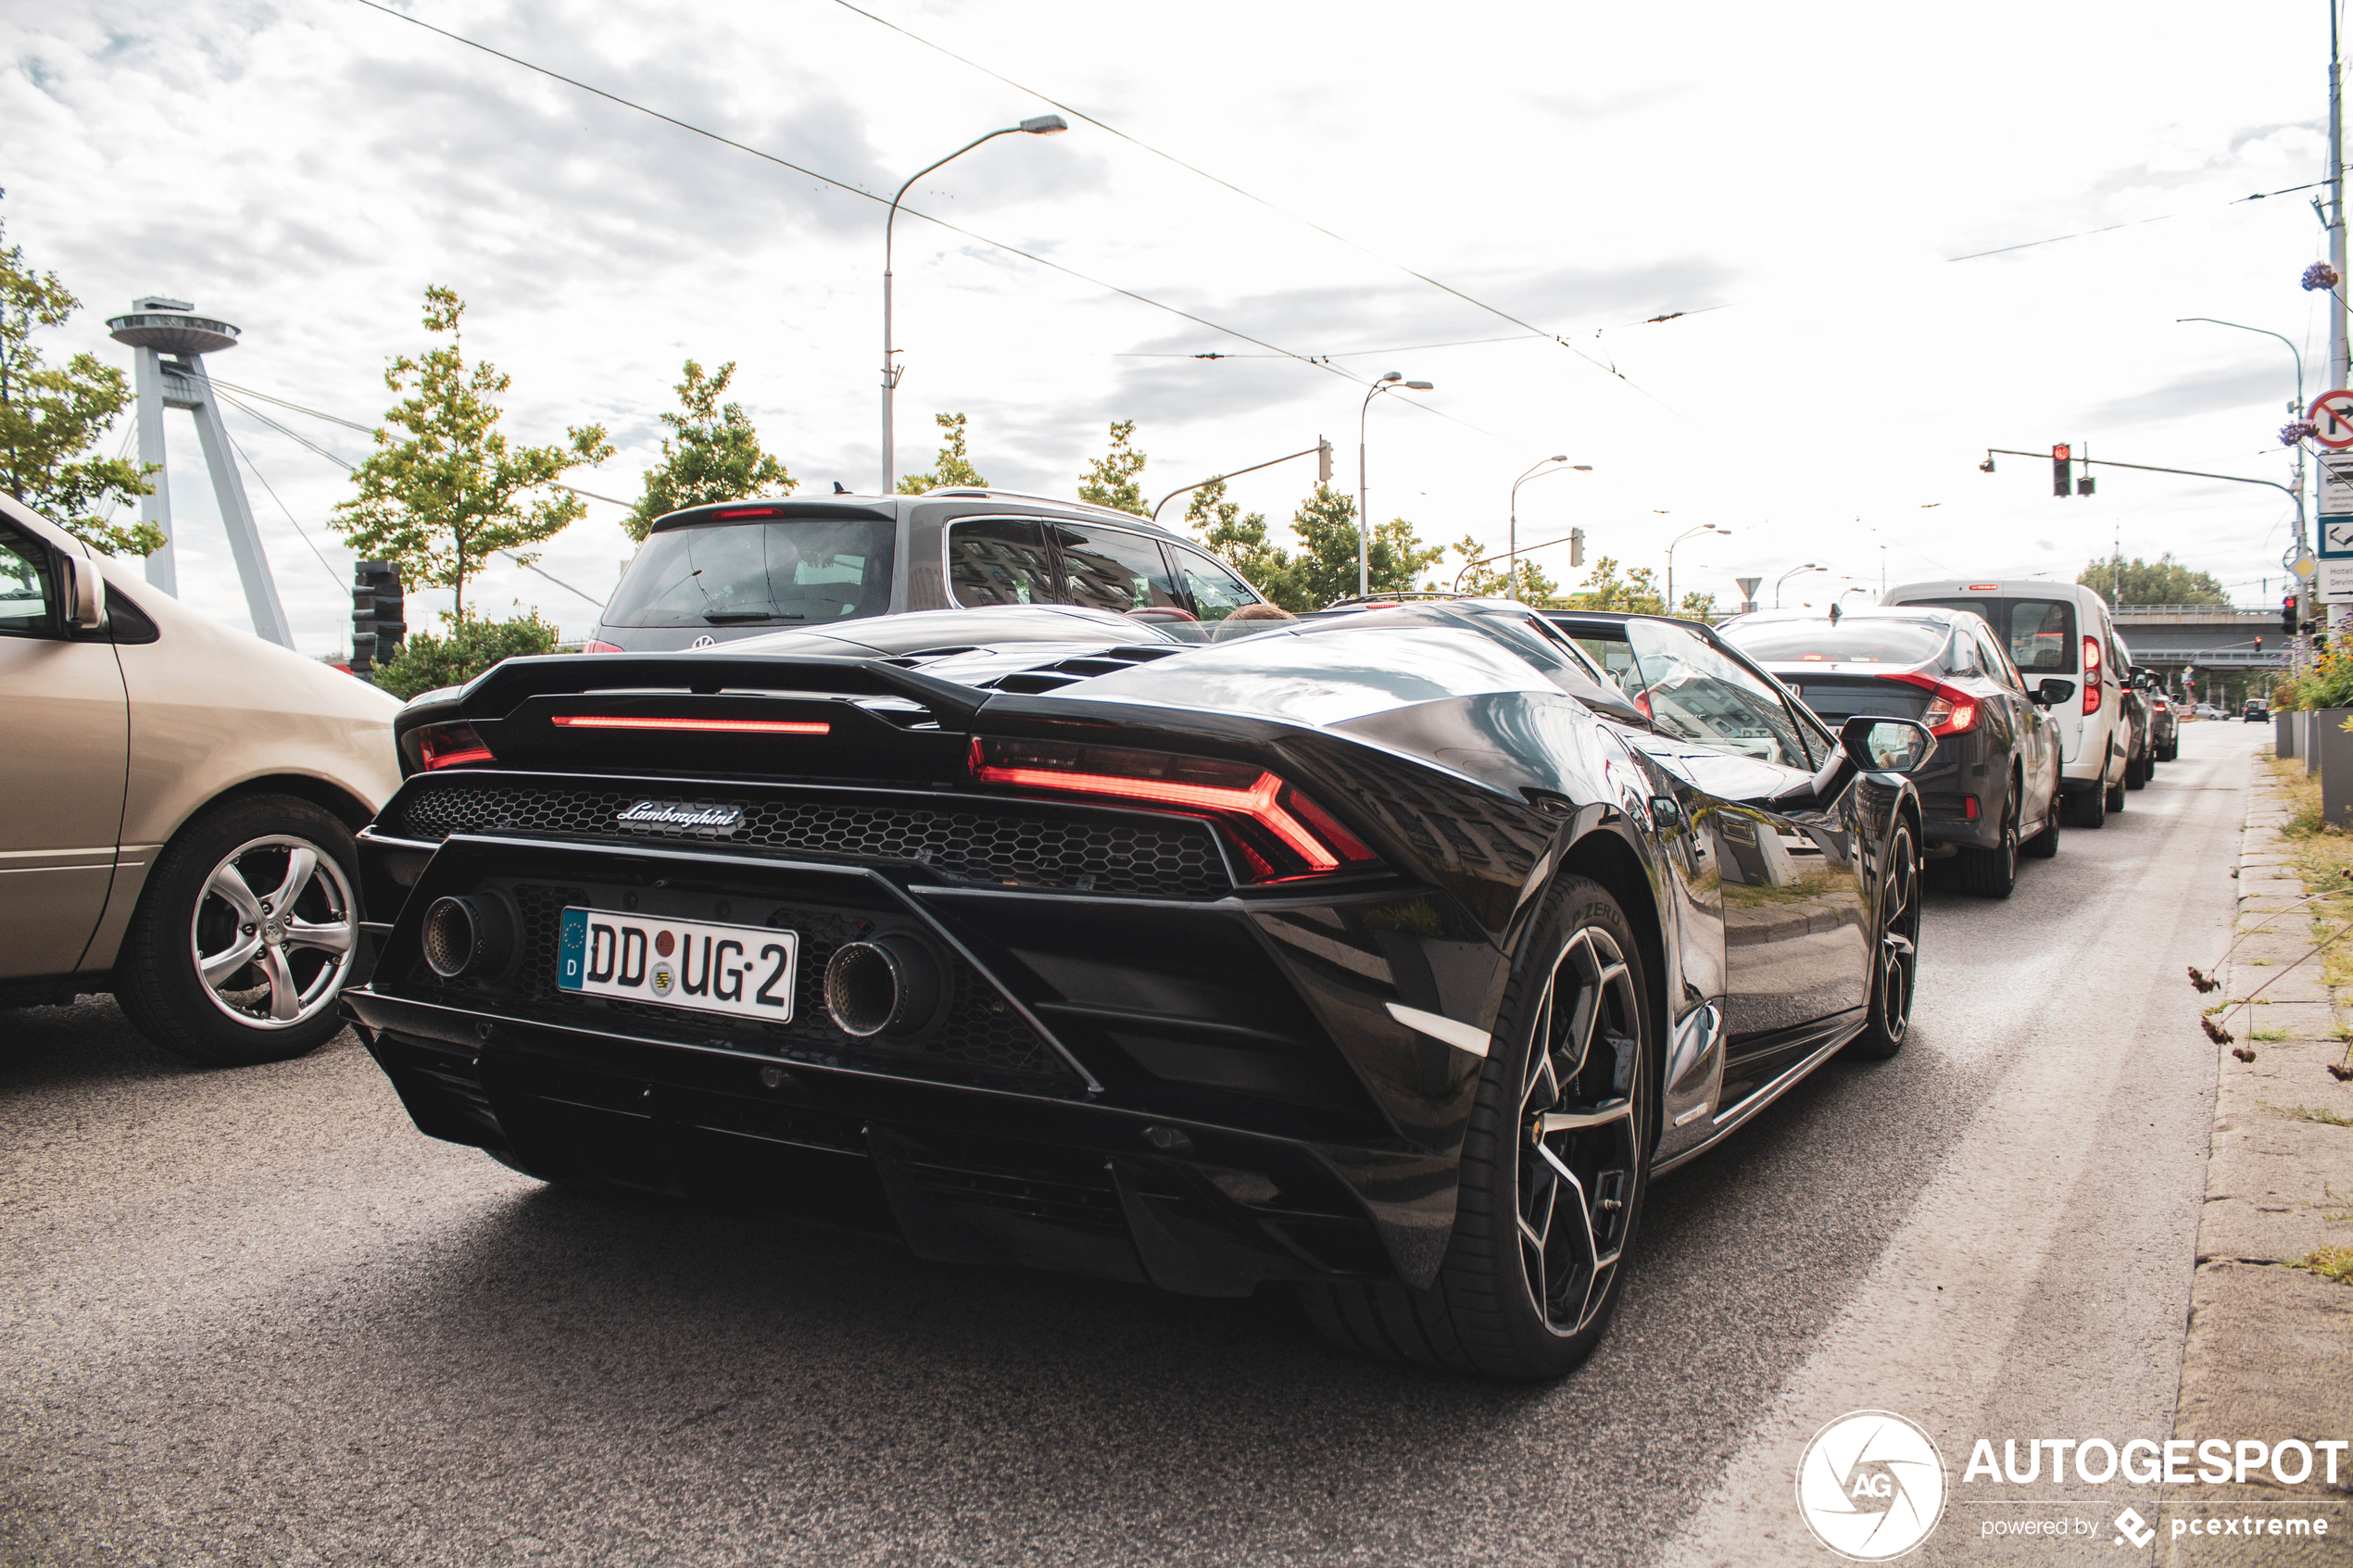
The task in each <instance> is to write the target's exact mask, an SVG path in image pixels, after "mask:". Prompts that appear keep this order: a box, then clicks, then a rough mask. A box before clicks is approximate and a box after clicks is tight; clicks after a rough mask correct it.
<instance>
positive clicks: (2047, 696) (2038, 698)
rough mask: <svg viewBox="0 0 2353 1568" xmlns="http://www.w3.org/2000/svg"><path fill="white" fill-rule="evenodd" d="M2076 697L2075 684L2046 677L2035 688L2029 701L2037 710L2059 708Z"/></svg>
mask: <svg viewBox="0 0 2353 1568" xmlns="http://www.w3.org/2000/svg"><path fill="white" fill-rule="evenodd" d="M2074 695H2075V683H2074V682H2072V681H2061V680H2057V679H2056V678H2052V677H2045V679H2044V680H2043V682H2042V683H2041V684H2038V685H2037V686H2035V688H2034V694H2033V696H2032V697H2031V698H2029V699H2028V700H2030V701H2032V703H2033V704H2034V706H2035V707H2037V708H2057V706H2058V705H2059V704H2060V703H2062V702H2065V701H2066V700H2067V699H2068V698H2069V697H2071V696H2074Z"/></svg>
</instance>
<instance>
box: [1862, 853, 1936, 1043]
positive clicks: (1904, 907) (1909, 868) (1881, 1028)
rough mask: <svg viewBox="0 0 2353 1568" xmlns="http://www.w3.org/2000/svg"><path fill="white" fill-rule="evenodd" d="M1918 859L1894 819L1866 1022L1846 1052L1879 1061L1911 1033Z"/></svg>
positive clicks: (1883, 876)
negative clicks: (1867, 1020) (1867, 1019)
mask: <svg viewBox="0 0 2353 1568" xmlns="http://www.w3.org/2000/svg"><path fill="white" fill-rule="evenodd" d="M1919 941H1920V864H1919V851H1918V850H1916V849H1914V848H1913V847H1912V830H1911V827H1910V825H1909V824H1907V823H1905V822H1897V823H1896V824H1895V831H1894V834H1890V835H1889V837H1888V843H1887V859H1886V861H1885V862H1884V863H1883V864H1882V865H1881V867H1880V886H1879V937H1878V940H1877V941H1876V942H1874V943H1873V944H1872V964H1871V996H1870V1013H1869V1022H1867V1023H1866V1024H1864V1026H1863V1032H1862V1033H1861V1034H1860V1035H1856V1036H1855V1038H1854V1039H1853V1040H1852V1041H1851V1042H1850V1043H1849V1044H1848V1045H1847V1047H1846V1049H1847V1051H1848V1053H1849V1054H1851V1055H1855V1056H1859V1057H1862V1058H1864V1059H1865V1060H1871V1061H1883V1060H1886V1059H1887V1058H1889V1057H1891V1056H1894V1054H1895V1053H1896V1052H1897V1051H1900V1050H1902V1049H1903V1048H1904V1041H1905V1039H1906V1037H1907V1036H1909V1035H1910V1034H1911V1032H1912V987H1913V983H1914V982H1915V981H1916V980H1917V979H1918V978H1919Z"/></svg>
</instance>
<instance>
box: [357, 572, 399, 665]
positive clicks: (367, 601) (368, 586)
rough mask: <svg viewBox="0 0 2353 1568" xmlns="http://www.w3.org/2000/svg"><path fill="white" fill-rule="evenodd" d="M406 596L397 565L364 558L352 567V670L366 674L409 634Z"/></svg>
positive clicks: (393, 652)
mask: <svg viewBox="0 0 2353 1568" xmlns="http://www.w3.org/2000/svg"><path fill="white" fill-rule="evenodd" d="M406 604H407V596H406V595H405V594H403V593H402V592H401V586H400V569H399V568H398V567H396V566H395V565H393V564H392V562H390V561H388V560H363V561H360V562H359V563H357V564H356V565H354V566H353V567H352V569H351V672H352V673H353V674H355V675H359V676H363V677H364V676H366V675H368V673H369V671H371V669H373V668H374V667H375V666H376V665H378V664H381V663H383V662H384V660H385V659H390V658H392V657H393V656H394V655H395V654H396V653H398V652H399V651H400V644H401V641H402V639H403V638H405V637H406V636H407V635H408V634H409V623H408V621H406V620H404V619H403V617H404V616H406V615H407V613H408V610H407V608H406Z"/></svg>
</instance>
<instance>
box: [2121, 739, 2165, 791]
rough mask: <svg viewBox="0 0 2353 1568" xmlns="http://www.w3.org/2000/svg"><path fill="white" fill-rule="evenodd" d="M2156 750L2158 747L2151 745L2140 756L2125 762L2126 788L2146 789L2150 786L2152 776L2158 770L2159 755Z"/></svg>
mask: <svg viewBox="0 0 2353 1568" xmlns="http://www.w3.org/2000/svg"><path fill="white" fill-rule="evenodd" d="M2155 752H2156V748H2155V747H2154V746H2151V747H2150V749H2149V750H2147V751H2144V752H2142V753H2141V754H2140V755H2139V756H2138V757H2135V758H2133V759H2132V760H2130V761H2128V762H2126V763H2125V764H2124V787H2125V788H2126V789H2146V788H2147V787H2148V783H2149V780H2150V778H2152V777H2153V776H2154V775H2155V774H2156V772H2157V757H2156V755H2155Z"/></svg>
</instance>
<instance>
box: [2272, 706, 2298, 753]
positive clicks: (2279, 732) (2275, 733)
mask: <svg viewBox="0 0 2353 1568" xmlns="http://www.w3.org/2000/svg"><path fill="white" fill-rule="evenodd" d="M2303 717H2304V715H2302V714H2301V713H2298V712H2296V710H2295V709H2288V710H2287V711H2285V712H2284V713H2274V714H2272V715H2271V754H2272V755H2273V756H2274V757H2278V758H2280V759H2287V758H2290V757H2293V756H2295V755H2296V731H2297V730H2298V729H2299V728H2301V726H2300V725H2298V724H2297V722H2296V721H2297V720H2299V719H2301V718H2303Z"/></svg>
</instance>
